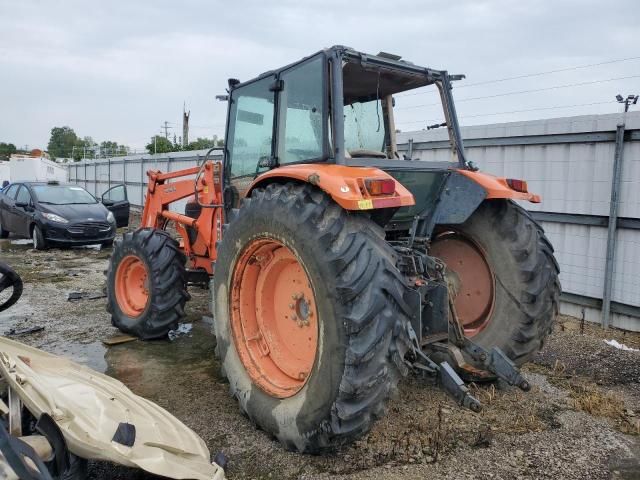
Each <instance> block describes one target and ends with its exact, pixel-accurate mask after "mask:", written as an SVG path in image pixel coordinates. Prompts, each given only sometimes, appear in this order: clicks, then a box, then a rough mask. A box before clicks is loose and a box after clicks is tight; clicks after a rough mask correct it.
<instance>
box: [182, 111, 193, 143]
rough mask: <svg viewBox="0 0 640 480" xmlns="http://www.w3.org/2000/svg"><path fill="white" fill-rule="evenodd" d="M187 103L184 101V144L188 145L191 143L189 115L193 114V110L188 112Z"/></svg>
mask: <svg viewBox="0 0 640 480" xmlns="http://www.w3.org/2000/svg"><path fill="white" fill-rule="evenodd" d="M186 110H187V104H186V103H183V105H182V146H183V147H186V146H187V145H189V116H190V115H191V110H189V111H188V112H187V111H186Z"/></svg>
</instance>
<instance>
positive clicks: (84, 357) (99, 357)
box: [15, 337, 108, 372]
mask: <svg viewBox="0 0 640 480" xmlns="http://www.w3.org/2000/svg"><path fill="white" fill-rule="evenodd" d="M15 339H16V340H18V341H20V337H15ZM47 351H48V352H50V353H53V354H55V355H60V356H61V357H66V358H70V359H71V360H73V361H74V362H76V363H79V364H81V365H86V366H87V367H90V368H92V369H94V370H96V371H98V372H105V371H106V370H107V368H108V365H107V361H106V360H105V353H106V351H107V348H106V347H105V346H104V345H103V344H102V342H92V343H77V342H70V343H66V342H65V343H64V344H63V345H47Z"/></svg>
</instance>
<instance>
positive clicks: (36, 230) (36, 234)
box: [31, 225, 48, 250]
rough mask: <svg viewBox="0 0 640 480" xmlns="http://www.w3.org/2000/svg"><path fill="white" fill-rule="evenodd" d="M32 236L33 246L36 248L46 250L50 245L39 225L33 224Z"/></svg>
mask: <svg viewBox="0 0 640 480" xmlns="http://www.w3.org/2000/svg"><path fill="white" fill-rule="evenodd" d="M31 238H32V240H33V248H35V249H36V250H46V249H47V247H48V245H47V241H46V240H45V238H44V235H43V234H42V230H41V229H40V227H39V226H38V225H34V226H33V230H31Z"/></svg>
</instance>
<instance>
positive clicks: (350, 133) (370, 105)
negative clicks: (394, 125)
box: [344, 100, 385, 153]
mask: <svg viewBox="0 0 640 480" xmlns="http://www.w3.org/2000/svg"><path fill="white" fill-rule="evenodd" d="M384 134H385V127H384V118H383V114H382V106H381V105H380V101H379V100H371V101H369V102H354V103H352V104H350V105H345V106H344V146H345V149H346V150H347V151H348V152H349V153H351V152H354V151H356V150H374V151H377V152H382V151H383V149H384V137H385V135H384Z"/></svg>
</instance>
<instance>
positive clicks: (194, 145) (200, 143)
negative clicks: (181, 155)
mask: <svg viewBox="0 0 640 480" xmlns="http://www.w3.org/2000/svg"><path fill="white" fill-rule="evenodd" d="M223 145H224V140H222V139H218V137H217V136H215V135H214V136H213V138H201V137H198V138H197V139H196V140H195V141H194V142H189V145H187V146H186V147H185V148H184V149H185V150H205V149H207V148H211V147H221V146H223Z"/></svg>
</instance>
